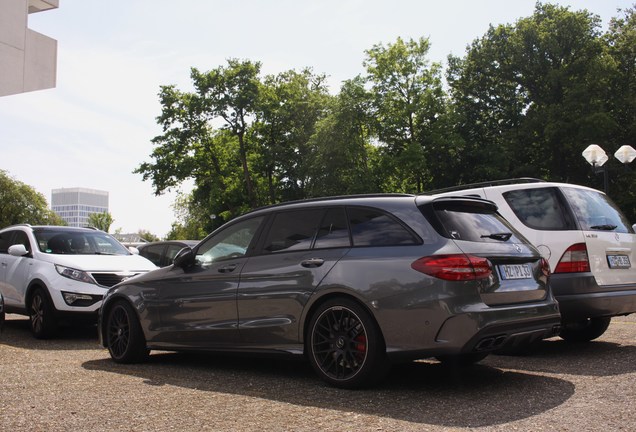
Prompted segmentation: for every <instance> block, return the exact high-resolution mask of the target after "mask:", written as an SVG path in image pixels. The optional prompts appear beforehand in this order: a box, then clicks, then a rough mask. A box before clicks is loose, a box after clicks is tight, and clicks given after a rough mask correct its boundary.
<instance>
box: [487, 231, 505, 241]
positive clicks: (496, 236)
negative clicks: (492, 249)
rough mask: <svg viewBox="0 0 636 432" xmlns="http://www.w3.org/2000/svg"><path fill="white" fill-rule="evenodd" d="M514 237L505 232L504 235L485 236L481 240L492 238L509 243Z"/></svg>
mask: <svg viewBox="0 0 636 432" xmlns="http://www.w3.org/2000/svg"><path fill="white" fill-rule="evenodd" d="M510 237H512V233H509V232H504V233H493V234H484V235H482V236H481V238H491V239H493V240H499V241H508V240H510Z"/></svg>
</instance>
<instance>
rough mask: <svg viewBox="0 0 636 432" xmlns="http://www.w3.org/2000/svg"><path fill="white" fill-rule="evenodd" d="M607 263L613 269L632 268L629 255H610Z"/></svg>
mask: <svg viewBox="0 0 636 432" xmlns="http://www.w3.org/2000/svg"><path fill="white" fill-rule="evenodd" d="M607 262H608V263H609V266H610V268H611V269H622V268H630V267H631V266H632V263H630V262H629V257H628V256H627V255H608V256H607Z"/></svg>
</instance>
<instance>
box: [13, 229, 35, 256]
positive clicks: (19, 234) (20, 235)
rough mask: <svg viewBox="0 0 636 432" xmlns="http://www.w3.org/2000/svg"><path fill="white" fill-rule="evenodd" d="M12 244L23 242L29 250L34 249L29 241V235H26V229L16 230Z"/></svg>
mask: <svg viewBox="0 0 636 432" xmlns="http://www.w3.org/2000/svg"><path fill="white" fill-rule="evenodd" d="M11 244H12V245H17V244H21V245H23V246H24V247H25V248H26V250H27V251H29V252H31V251H33V249H32V248H31V243H30V242H29V237H28V236H27V235H26V233H25V232H24V231H16V232H15V237H13V241H12V242H11Z"/></svg>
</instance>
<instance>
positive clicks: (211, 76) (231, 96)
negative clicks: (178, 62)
mask: <svg viewBox="0 0 636 432" xmlns="http://www.w3.org/2000/svg"><path fill="white" fill-rule="evenodd" d="M260 68H261V64H260V63H258V62H257V63H254V62H250V61H239V60H236V59H231V60H228V66H227V67H222V66H221V67H218V68H216V69H213V70H211V71H209V72H207V73H202V72H199V71H198V70H197V69H196V68H193V69H192V74H191V77H192V81H193V83H194V87H195V89H196V95H197V97H196V100H197V102H198V104H197V105H198V108H199V111H198V113H197V114H198V115H199V116H201V117H202V119H203V120H205V121H206V122H213V121H223V122H224V125H223V128H224V129H226V130H228V131H230V132H231V134H232V135H233V136H235V137H236V138H237V140H238V146H239V157H240V161H241V168H242V169H243V180H244V182H245V189H246V193H247V197H248V201H249V203H250V205H251V206H252V208H254V207H256V206H257V205H258V201H257V197H256V191H255V189H254V184H253V180H252V175H251V173H250V167H249V163H248V153H249V148H248V143H247V141H246V134H247V131H248V128H249V126H250V118H251V117H253V116H254V115H255V113H256V109H257V103H258V98H259V88H260V81H259V78H258V75H259V73H260Z"/></svg>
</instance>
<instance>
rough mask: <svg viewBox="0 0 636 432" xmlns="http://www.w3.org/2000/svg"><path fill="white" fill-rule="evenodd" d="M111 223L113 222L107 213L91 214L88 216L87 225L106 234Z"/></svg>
mask: <svg viewBox="0 0 636 432" xmlns="http://www.w3.org/2000/svg"><path fill="white" fill-rule="evenodd" d="M113 222H115V220H114V219H113V216H112V215H111V214H110V213H109V212H101V213H91V214H89V215H88V225H89V226H92V227H94V228H97V229H98V230H102V231H104V232H108V230H109V229H110V226H111V225H112V224H113Z"/></svg>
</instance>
